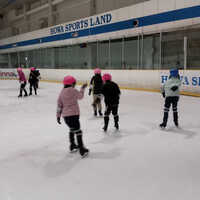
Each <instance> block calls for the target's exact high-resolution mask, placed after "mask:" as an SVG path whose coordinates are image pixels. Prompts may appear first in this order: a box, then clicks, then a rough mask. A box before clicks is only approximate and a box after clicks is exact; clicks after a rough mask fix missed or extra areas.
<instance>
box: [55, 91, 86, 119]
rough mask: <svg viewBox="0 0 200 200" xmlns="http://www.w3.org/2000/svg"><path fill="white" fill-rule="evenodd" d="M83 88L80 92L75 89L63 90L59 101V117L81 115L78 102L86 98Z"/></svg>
mask: <svg viewBox="0 0 200 200" xmlns="http://www.w3.org/2000/svg"><path fill="white" fill-rule="evenodd" d="M84 90H85V89H83V88H81V89H80V91H78V90H77V89H75V88H73V87H68V88H63V89H62V91H61V93H60V95H59V97H58V101H57V117H60V116H61V114H62V117H68V116H74V115H80V109H79V105H78V100H79V99H82V98H83V96H84Z"/></svg>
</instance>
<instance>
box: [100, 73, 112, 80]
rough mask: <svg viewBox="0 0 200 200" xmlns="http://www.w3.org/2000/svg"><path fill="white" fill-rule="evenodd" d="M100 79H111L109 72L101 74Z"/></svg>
mask: <svg viewBox="0 0 200 200" xmlns="http://www.w3.org/2000/svg"><path fill="white" fill-rule="evenodd" d="M102 79H103V81H104V82H106V81H111V80H112V76H111V75H110V74H109V73H105V74H104V75H103V76H102Z"/></svg>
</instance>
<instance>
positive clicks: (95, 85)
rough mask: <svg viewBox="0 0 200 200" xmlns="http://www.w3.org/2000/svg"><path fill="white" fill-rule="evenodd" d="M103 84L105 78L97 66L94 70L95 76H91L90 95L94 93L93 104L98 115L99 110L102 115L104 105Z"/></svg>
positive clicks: (95, 113)
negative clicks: (102, 102) (102, 103)
mask: <svg viewBox="0 0 200 200" xmlns="http://www.w3.org/2000/svg"><path fill="white" fill-rule="evenodd" d="M102 86H103V80H102V77H101V69H99V68H96V69H95V70H94V76H93V77H92V78H91V81H90V89H89V95H91V93H93V103H92V106H93V109H94V116H97V111H98V114H99V115H100V116H102V105H101V98H102Z"/></svg>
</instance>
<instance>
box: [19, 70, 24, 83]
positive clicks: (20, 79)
mask: <svg viewBox="0 0 200 200" xmlns="http://www.w3.org/2000/svg"><path fill="white" fill-rule="evenodd" d="M18 75H19V81H20V82H22V81H23V82H26V77H25V75H24V72H22V71H19V72H18Z"/></svg>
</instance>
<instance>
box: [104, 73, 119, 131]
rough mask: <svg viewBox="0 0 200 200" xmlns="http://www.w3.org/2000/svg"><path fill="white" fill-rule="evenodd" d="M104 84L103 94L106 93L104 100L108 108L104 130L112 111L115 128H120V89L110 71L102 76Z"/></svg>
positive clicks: (105, 114)
mask: <svg viewBox="0 0 200 200" xmlns="http://www.w3.org/2000/svg"><path fill="white" fill-rule="evenodd" d="M102 79H103V82H104V85H103V88H102V94H103V95H104V101H105V106H106V110H105V113H104V127H103V130H104V131H105V132H106V131H107V128H108V123H109V115H110V113H111V112H112V114H113V117H114V124H115V128H116V129H117V130H118V129H119V115H118V107H119V99H120V94H121V92H120V89H119V86H118V85H117V84H116V83H115V82H113V81H112V76H111V75H110V74H109V73H105V74H104V75H103V77H102Z"/></svg>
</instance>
